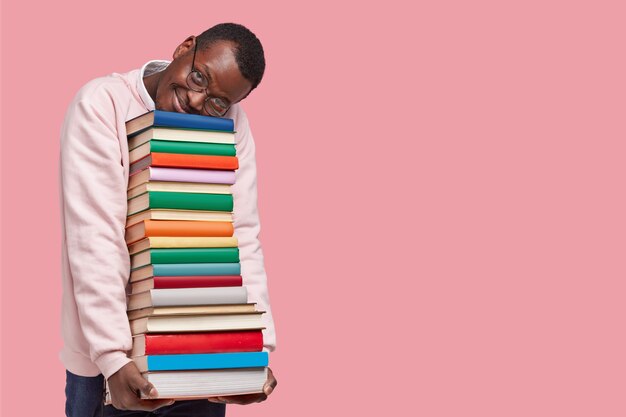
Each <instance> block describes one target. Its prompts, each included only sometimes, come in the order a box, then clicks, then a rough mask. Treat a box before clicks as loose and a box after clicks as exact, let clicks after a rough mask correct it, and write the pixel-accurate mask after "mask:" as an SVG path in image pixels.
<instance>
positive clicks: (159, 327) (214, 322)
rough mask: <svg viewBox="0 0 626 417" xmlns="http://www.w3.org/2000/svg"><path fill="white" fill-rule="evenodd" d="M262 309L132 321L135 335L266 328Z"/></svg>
mask: <svg viewBox="0 0 626 417" xmlns="http://www.w3.org/2000/svg"><path fill="white" fill-rule="evenodd" d="M262 314H263V312H262V311H256V312H253V313H244V314H211V315H201V316H173V317H168V316H165V317H144V318H141V319H137V320H131V321H130V331H131V333H132V334H133V335H138V334H143V333H184V332H209V331H231V330H260V329H263V328H264V325H263V320H262V318H261V315H262Z"/></svg>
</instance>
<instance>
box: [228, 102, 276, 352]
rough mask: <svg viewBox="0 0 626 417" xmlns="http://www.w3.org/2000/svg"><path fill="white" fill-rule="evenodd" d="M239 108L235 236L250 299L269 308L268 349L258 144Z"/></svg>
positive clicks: (271, 344) (270, 342) (271, 340)
mask: <svg viewBox="0 0 626 417" xmlns="http://www.w3.org/2000/svg"><path fill="white" fill-rule="evenodd" d="M240 112H241V113H242V119H243V120H242V122H241V123H240V124H238V126H237V134H238V135H239V140H238V142H237V157H238V158H239V169H238V170H237V177H236V182H235V185H233V187H232V192H233V198H234V211H233V216H234V226H235V236H237V239H238V240H239V257H240V262H241V274H242V277H243V284H244V285H246V286H247V288H248V301H249V302H252V303H257V308H258V310H262V311H265V312H266V313H265V314H263V320H264V324H265V330H264V331H263V345H264V348H265V349H266V350H269V351H273V350H274V349H275V348H276V335H275V331H274V320H273V318H272V311H271V309H270V302H269V293H268V289H267V277H266V274H265V266H264V264H263V251H262V249H261V242H260V241H259V232H260V230H261V225H260V222H259V213H258V208H257V183H256V159H255V144H254V139H253V137H252V133H251V132H250V127H249V124H248V121H247V118H246V116H245V114H243V111H242V110H240Z"/></svg>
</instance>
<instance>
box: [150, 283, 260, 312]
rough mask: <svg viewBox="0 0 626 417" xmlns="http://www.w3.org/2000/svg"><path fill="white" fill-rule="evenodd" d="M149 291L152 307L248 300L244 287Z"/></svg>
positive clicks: (236, 302) (245, 301)
mask: <svg viewBox="0 0 626 417" xmlns="http://www.w3.org/2000/svg"><path fill="white" fill-rule="evenodd" d="M150 293H151V295H152V305H153V306H154V307H160V306H184V305H214V304H245V303H247V302H248V291H247V289H246V287H215V288H168V289H162V290H160V289H156V290H150Z"/></svg>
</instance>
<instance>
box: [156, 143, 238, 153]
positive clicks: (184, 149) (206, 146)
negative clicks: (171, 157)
mask: <svg viewBox="0 0 626 417" xmlns="http://www.w3.org/2000/svg"><path fill="white" fill-rule="evenodd" d="M150 152H161V153H180V154H187V155H221V156H235V155H236V154H237V152H236V149H235V145H229V144H224V143H197V142H171V141H166V140H155V139H153V140H151V141H150Z"/></svg>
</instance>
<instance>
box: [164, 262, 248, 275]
mask: <svg viewBox="0 0 626 417" xmlns="http://www.w3.org/2000/svg"><path fill="white" fill-rule="evenodd" d="M152 268H153V271H154V276H155V277H158V276H175V277H178V276H185V275H190V276H195V275H241V264H239V263H195V264H154V265H152Z"/></svg>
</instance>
